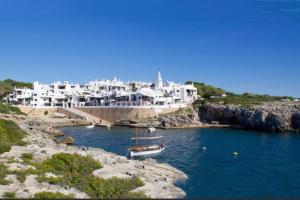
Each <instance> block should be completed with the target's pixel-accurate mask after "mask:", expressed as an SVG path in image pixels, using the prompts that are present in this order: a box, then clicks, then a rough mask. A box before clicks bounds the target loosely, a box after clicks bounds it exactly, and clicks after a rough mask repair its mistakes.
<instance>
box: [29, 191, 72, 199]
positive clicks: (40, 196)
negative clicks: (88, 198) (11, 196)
mask: <svg viewBox="0 0 300 200" xmlns="http://www.w3.org/2000/svg"><path fill="white" fill-rule="evenodd" d="M34 198H36V199H72V198H74V195H72V194H70V195H65V194H63V193H60V192H56V193H54V192H39V193H35V194H34Z"/></svg>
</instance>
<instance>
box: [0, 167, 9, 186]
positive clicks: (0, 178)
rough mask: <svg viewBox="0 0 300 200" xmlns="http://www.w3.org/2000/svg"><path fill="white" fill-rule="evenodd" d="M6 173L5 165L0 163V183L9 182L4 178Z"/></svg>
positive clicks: (5, 183)
mask: <svg viewBox="0 0 300 200" xmlns="http://www.w3.org/2000/svg"><path fill="white" fill-rule="evenodd" d="M7 174H8V169H7V166H6V165H4V164H1V163H0V185H7V184H8V183H9V182H8V181H7V180H5V177H6V176H7Z"/></svg>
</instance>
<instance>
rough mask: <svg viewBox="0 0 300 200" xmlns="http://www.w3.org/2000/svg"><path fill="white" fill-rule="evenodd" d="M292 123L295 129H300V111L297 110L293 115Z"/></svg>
mask: <svg viewBox="0 0 300 200" xmlns="http://www.w3.org/2000/svg"><path fill="white" fill-rule="evenodd" d="M291 123H292V127H293V129H296V130H300V112H296V113H294V114H293V115H292V119H291Z"/></svg>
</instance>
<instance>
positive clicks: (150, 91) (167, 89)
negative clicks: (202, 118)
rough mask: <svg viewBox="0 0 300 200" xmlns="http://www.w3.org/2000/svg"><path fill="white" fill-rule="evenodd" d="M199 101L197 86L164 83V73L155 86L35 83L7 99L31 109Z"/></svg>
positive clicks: (106, 82)
mask: <svg viewBox="0 0 300 200" xmlns="http://www.w3.org/2000/svg"><path fill="white" fill-rule="evenodd" d="M196 98H197V89H196V88H195V87H194V86H193V85H184V84H177V83H174V82H169V81H167V82H165V83H164V82H163V79H162V76H161V74H160V72H158V75H157V79H156V81H155V82H154V83H151V82H148V83H147V82H138V81H131V82H123V81H121V80H117V79H116V78H114V79H113V80H100V81H99V80H95V81H90V82H88V83H87V84H84V85H80V84H71V83H69V82H68V81H65V82H63V83H62V82H54V83H52V84H50V85H47V84H41V83H38V82H34V84H33V89H28V88H15V90H14V92H13V93H12V94H10V95H9V96H8V98H7V102H8V103H10V104H20V105H25V106H31V107H80V106H110V107H134V106H144V107H154V106H159V107H162V106H164V107H173V108H174V107H175V108H176V107H185V106H187V104H190V103H192V102H193V101H194V100H196Z"/></svg>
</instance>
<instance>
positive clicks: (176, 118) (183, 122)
mask: <svg viewBox="0 0 300 200" xmlns="http://www.w3.org/2000/svg"><path fill="white" fill-rule="evenodd" d="M116 124H117V125H121V126H131V127H141V128H147V127H156V128H184V127H194V126H200V125H201V123H200V122H199V120H198V117H197V113H194V112H193V110H189V109H181V110H177V111H175V112H172V113H168V114H160V115H158V116H157V117H148V118H144V119H139V120H134V119H130V120H118V121H117V122H116Z"/></svg>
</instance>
